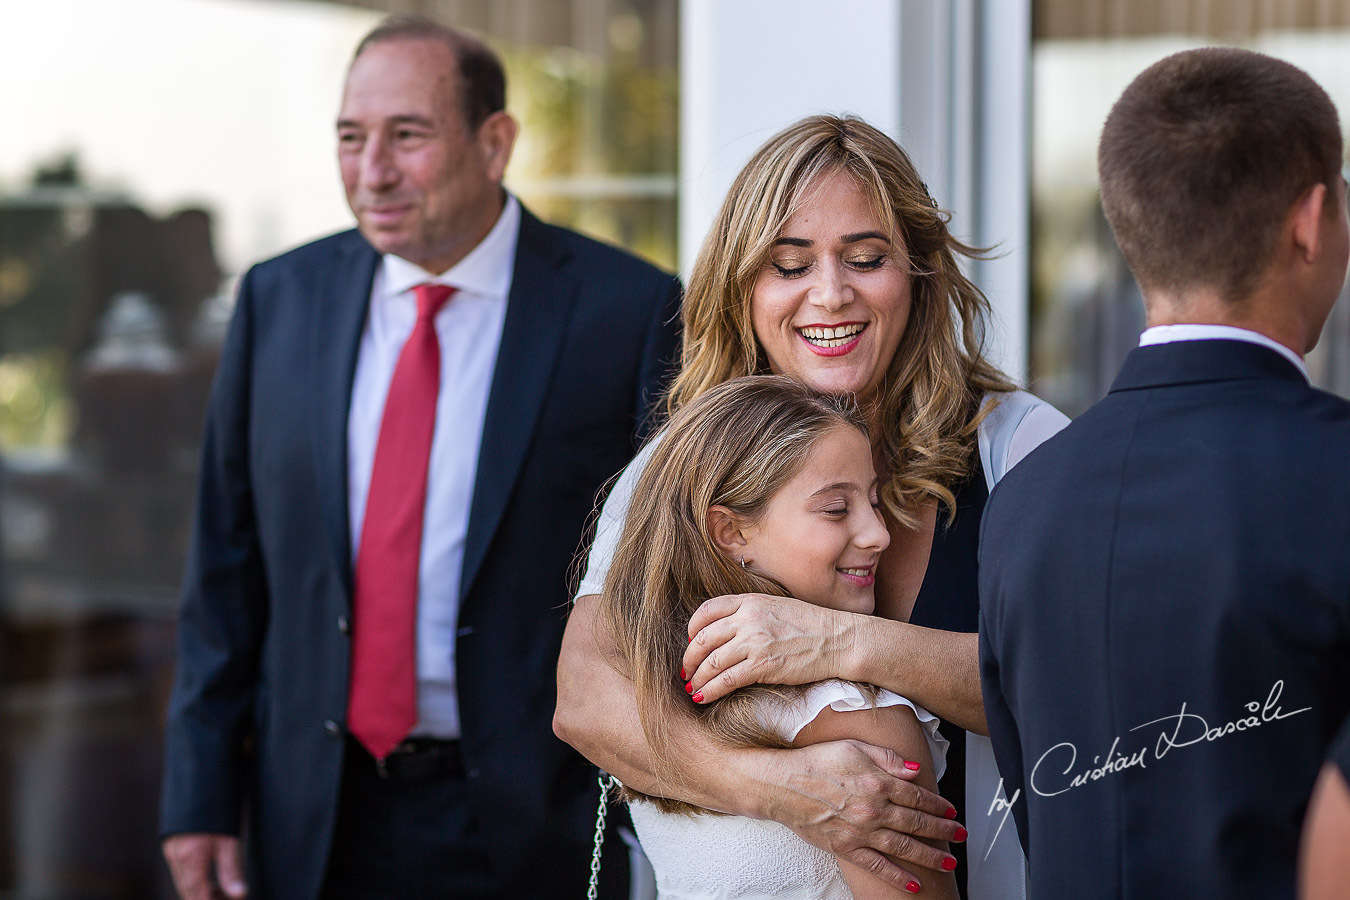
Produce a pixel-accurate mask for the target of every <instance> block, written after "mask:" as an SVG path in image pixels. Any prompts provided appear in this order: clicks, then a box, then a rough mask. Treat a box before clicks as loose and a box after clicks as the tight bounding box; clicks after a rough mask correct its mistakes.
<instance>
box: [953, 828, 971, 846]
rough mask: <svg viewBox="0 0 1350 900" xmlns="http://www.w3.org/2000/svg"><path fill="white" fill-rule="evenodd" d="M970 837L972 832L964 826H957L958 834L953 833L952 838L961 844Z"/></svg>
mask: <svg viewBox="0 0 1350 900" xmlns="http://www.w3.org/2000/svg"><path fill="white" fill-rule="evenodd" d="M968 837H970V833H969V832H968V831H966V830H965V829H964V828H957V829H956V834H954V835H952V840H954V841H956V842H957V843H958V844H959V843H961V842H962V841H964V840H965V839H966V838H968Z"/></svg>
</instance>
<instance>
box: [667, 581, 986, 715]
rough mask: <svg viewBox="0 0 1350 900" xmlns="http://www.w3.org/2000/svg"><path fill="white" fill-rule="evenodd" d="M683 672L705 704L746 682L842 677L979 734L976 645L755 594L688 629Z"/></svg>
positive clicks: (715, 605) (963, 637) (728, 601)
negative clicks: (900, 697) (896, 696)
mask: <svg viewBox="0 0 1350 900" xmlns="http://www.w3.org/2000/svg"><path fill="white" fill-rule="evenodd" d="M689 637H690V644H689V650H688V652H687V653H685V656H684V665H685V670H686V671H688V672H691V673H692V677H691V679H690V680H691V682H692V683H693V685H694V689H695V690H697V691H701V692H702V694H703V696H704V699H705V700H706V701H708V702H711V701H713V700H716V699H718V698H719V697H724V696H726V695H727V694H729V693H731V692H732V691H734V690H736V689H737V688H741V687H744V686H746V685H747V684H809V683H811V682H813V681H822V680H824V679H826V678H843V679H845V680H848V681H860V682H865V683H868V684H875V685H878V686H880V687H884V688H887V689H888V690H891V691H894V692H895V693H897V694H901V695H903V696H905V697H908V698H909V699H911V700H913V701H914V702H915V703H918V704H920V705H921V706H924V707H926V708H927V709H930V710H932V711H933V712H934V713H935V714H937V715H939V716H941V717H942V718H944V719H946V720H948V721H950V722H954V723H955V724H957V725H960V726H961V727H962V728H965V729H968V730H970V731H974V732H976V733H979V734H985V733H987V731H986V726H985V721H984V704H983V702H982V700H981V698H980V673H979V651H978V638H977V636H976V635H974V634H960V633H957V632H950V631H937V630H935V629H932V628H922V627H920V626H918V625H910V624H908V623H906V622H894V621H891V620H890V619H884V618H880V617H878V616H865V615H859V614H857V613H848V612H842V611H840V610H833V609H826V608H824V607H819V606H813V605H811V604H809V603H802V602H801V601H798V600H786V599H784V598H782V597H767V596H764V595H762V594H740V595H735V596H728V597H715V598H713V599H712V600H709V601H708V602H707V603H704V604H703V605H702V606H701V607H699V609H698V611H697V612H695V613H694V616H693V618H692V619H691V620H690V622H689Z"/></svg>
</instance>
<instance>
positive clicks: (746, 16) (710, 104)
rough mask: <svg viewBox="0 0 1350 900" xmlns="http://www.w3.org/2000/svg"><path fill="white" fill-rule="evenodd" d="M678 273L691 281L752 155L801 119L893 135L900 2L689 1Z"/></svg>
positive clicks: (684, 14) (683, 18)
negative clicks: (823, 116) (829, 118)
mask: <svg viewBox="0 0 1350 900" xmlns="http://www.w3.org/2000/svg"><path fill="white" fill-rule="evenodd" d="M680 29H681V30H680V208H679V210H680V212H679V214H680V268H681V271H683V272H684V273H685V274H686V276H687V273H688V271H689V268H690V266H691V265H692V264H693V260H694V256H695V255H696V254H697V253H698V247H699V244H700V243H701V242H702V241H703V235H704V234H705V233H706V232H707V229H708V225H709V223H710V222H711V221H712V217H713V215H714V214H715V213H716V212H717V207H718V206H719V205H720V204H721V202H722V198H723V197H724V196H725V195H726V192H727V188H728V187H730V185H731V181H732V179H733V178H734V177H735V176H736V173H737V172H738V171H740V168H741V166H743V165H744V164H745V161H746V160H747V159H749V157H750V154H751V153H753V152H754V151H755V149H756V148H758V147H759V145H760V144H763V143H764V142H765V141H766V140H768V139H769V137H771V136H772V135H773V134H774V133H776V132H777V131H779V130H781V129H782V128H784V127H785V126H787V125H789V124H791V123H792V122H795V121H796V120H797V119H800V118H802V117H803V116H809V115H813V114H816V113H853V114H855V115H858V116H861V117H862V118H864V119H866V120H868V121H869V122H871V123H873V124H874V125H876V126H877V127H879V128H882V129H884V130H885V131H886V132H887V133H888V134H892V135H893V134H896V133H897V132H896V126H897V123H898V117H899V112H900V103H899V93H900V47H899V34H900V28H899V4H898V3H897V2H896V0H848V2H844V3H825V2H821V0H684V2H682V3H681V5H680Z"/></svg>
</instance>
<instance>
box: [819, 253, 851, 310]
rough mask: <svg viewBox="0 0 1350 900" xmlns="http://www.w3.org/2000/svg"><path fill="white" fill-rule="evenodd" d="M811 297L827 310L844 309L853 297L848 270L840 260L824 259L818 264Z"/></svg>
mask: <svg viewBox="0 0 1350 900" xmlns="http://www.w3.org/2000/svg"><path fill="white" fill-rule="evenodd" d="M813 277H814V279H815V282H814V284H812V285H811V290H810V295H809V299H810V300H811V302H812V303H814V304H815V305H816V306H819V307H820V308H821V309H823V310H826V311H827V312H835V311H836V310H839V309H843V308H844V307H845V306H847V305H848V304H849V301H850V300H851V299H852V295H853V290H852V288H851V287H850V286H849V283H848V278H847V272H845V271H844V267H843V266H842V265H840V263H839V261H838V260H832V259H822V260H820V261H819V262H818V263H817V264H816V271H815V273H814V275H813Z"/></svg>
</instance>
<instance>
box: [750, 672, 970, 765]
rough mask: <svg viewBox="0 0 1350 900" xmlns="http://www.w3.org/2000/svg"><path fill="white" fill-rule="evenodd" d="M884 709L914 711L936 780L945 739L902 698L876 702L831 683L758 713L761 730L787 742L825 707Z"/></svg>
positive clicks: (886, 696)
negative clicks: (921, 729)
mask: <svg viewBox="0 0 1350 900" xmlns="http://www.w3.org/2000/svg"><path fill="white" fill-rule="evenodd" d="M887 706H908V707H909V708H910V709H912V710H914V716H915V718H917V719H918V720H919V726H920V727H921V728H923V732H924V736H925V737H926V738H927V739H928V752H929V753H930V754H931V755H932V757H933V770H934V776H935V777H936V778H941V777H942V773H943V772H944V771H946V769H947V747H948V742H947V739H946V738H944V737H943V736H942V735H941V734H939V733H938V717H937V716H935V715H933V714H932V713H930V712H929V711H928V710H926V709H924V708H923V707H922V706H919V705H918V704H917V703H914V702H913V701H911V700H909V699H908V698H906V697H901V696H900V695H899V694H896V693H894V692H892V691H888V690H884V689H879V690H878V691H877V697H876V700H875V701H873V700H871V699H869V698H868V696H867V694H865V693H864V692H863V689H862V688H861V687H859V686H858V685H857V684H855V683H853V682H851V681H840V680H838V679H831V680H829V681H818V682H816V683H815V684H812V685H808V686H807V688H806V689H805V690H804V691H803V692H802V695H801V696H800V697H799V698H797V699H794V700H791V701H788V702H784V703H773V704H767V705H766V707H765V709H764V710H763V712H762V713H761V721H762V722H763V723H764V725H765V727H767V728H770V729H772V730H773V731H775V732H777V733H778V734H781V735H782V736H783V737H784V738H785V739H787V740H789V741H790V740H793V739H795V738H796V737H797V735H798V734H800V733H801V730H802V729H803V728H805V727H806V726H807V725H808V724H810V723H811V722H812V721H814V720H815V718H816V716H818V715H820V714H821V712H822V711H823V710H825V708H826V707H828V708H830V709H833V710H835V711H836V712H853V711H856V710H866V709H874V708H875V709H883V708H885V707H887Z"/></svg>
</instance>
